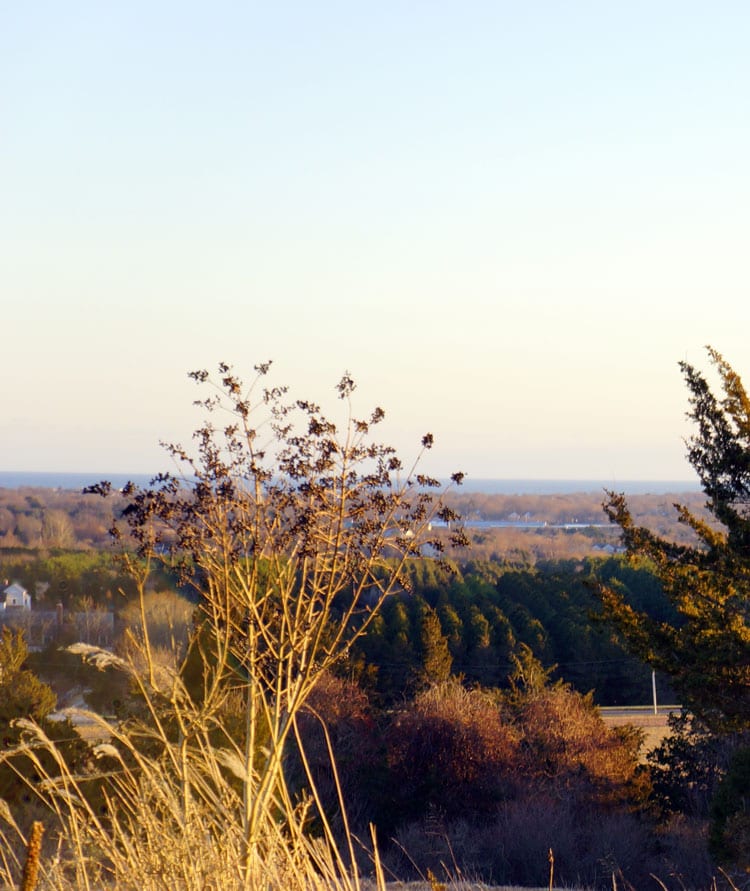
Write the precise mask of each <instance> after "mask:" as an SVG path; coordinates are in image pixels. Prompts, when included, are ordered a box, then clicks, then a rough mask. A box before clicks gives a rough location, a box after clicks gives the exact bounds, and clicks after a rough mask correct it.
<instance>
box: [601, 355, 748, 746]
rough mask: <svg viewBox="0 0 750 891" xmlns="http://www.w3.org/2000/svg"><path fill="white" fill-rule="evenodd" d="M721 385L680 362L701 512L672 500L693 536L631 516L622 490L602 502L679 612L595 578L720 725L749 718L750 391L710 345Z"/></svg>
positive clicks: (631, 637) (708, 718)
mask: <svg viewBox="0 0 750 891" xmlns="http://www.w3.org/2000/svg"><path fill="white" fill-rule="evenodd" d="M708 352H709V356H710V358H711V361H712V363H713V364H714V366H715V367H716V370H717V371H718V374H719V379H720V383H721V390H722V393H721V394H720V395H718V396H717V395H715V393H714V392H713V391H712V389H711V387H710V385H709V383H708V381H707V380H706V378H705V377H704V375H703V374H702V373H701V372H700V371H698V370H696V369H695V368H694V367H693V366H692V365H689V364H687V363H685V362H683V363H680V367H681V369H682V372H683V375H684V377H685V381H686V383H687V386H688V390H689V392H690V411H689V412H688V417H690V418H691V419H692V420H693V421H694V422H695V424H696V426H697V433H696V434H695V435H694V436H693V437H692V438H691V439H690V440H689V441H688V459H689V460H690V463H691V464H692V466H693V467H694V469H695V471H696V473H697V474H698V477H699V479H700V481H701V485H702V488H703V491H704V492H705V494H706V498H707V501H706V508H707V510H708V512H709V514H710V516H709V518H708V519H706V520H704V519H702V518H700V517H698V516H696V515H695V514H693V513H691V512H690V511H688V510H687V509H686V508H684V507H682V506H680V505H676V507H677V509H678V511H679V518H680V521H681V522H683V523H685V524H687V525H688V526H689V527H690V528H691V529H692V530H693V532H694V533H695V537H696V541H695V544H693V545H690V546H684V545H677V544H675V543H673V542H670V541H668V540H666V539H664V538H661V537H660V536H658V535H656V534H654V533H652V532H650V531H649V530H647V529H644V528H641V527H637V526H635V524H634V523H633V520H632V517H631V514H630V512H629V510H628V506H627V503H626V500H625V497H624V496H623V495H622V494H615V493H613V492H610V493H608V494H609V500H608V502H607V503H606V504H605V510H606V512H607V514H608V515H609V517H610V519H611V520H612V521H614V522H615V523H617V524H618V525H619V526H620V527H621V529H622V531H623V537H624V541H625V544H626V547H627V552H628V555H629V557H630V558H631V559H633V560H636V561H637V560H639V559H641V558H644V557H645V558H647V559H648V560H649V561H651V563H652V564H653V566H654V569H655V573H656V575H657V576H658V578H659V579H660V580H661V583H662V585H663V587H664V592H665V594H666V596H667V597H668V598H669V600H670V601H671V603H672V604H673V605H674V607H675V608H676V610H677V613H678V619H677V621H675V622H669V621H666V620H657V619H654V618H650V617H649V616H647V615H646V614H645V613H644V612H642V611H640V610H638V609H635V608H634V607H633V606H632V605H631V604H630V603H629V602H628V601H627V600H626V599H625V597H624V596H623V593H622V592H621V591H618V590H617V589H616V588H614V587H609V586H606V585H599V586H598V593H599V597H600V599H601V601H602V603H603V605H604V608H605V612H606V614H607V616H608V617H609V618H610V619H611V621H612V622H613V623H614V624H615V626H616V627H617V628H618V629H619V631H620V632H621V633H622V635H623V636H624V638H625V640H626V642H627V643H628V645H629V647H630V648H631V649H632V650H633V652H634V653H635V654H636V655H638V656H640V657H641V658H642V659H644V660H645V661H647V662H648V663H649V664H650V665H651V666H652V667H653V668H656V669H659V670H661V671H664V672H666V673H667V674H669V675H670V676H671V678H672V679H673V682H674V685H675V689H676V690H677V692H678V694H679V695H680V696H681V697H682V702H683V704H684V705H685V706H686V707H688V708H689V709H690V710H691V711H692V712H693V713H694V714H696V715H698V716H699V717H700V718H701V719H702V720H704V721H705V722H706V723H707V725H708V726H710V727H712V728H714V729H719V730H745V729H748V728H750V624H749V605H750V599H749V597H748V595H750V399H748V396H747V393H746V391H745V389H744V387H743V385H742V381H741V380H740V378H739V376H738V375H737V374H736V373H735V372H734V371H733V370H732V368H731V367H730V365H729V364H728V363H727V362H726V361H725V360H724V359H723V358H722V357H721V355H720V354H719V353H717V352H716V351H715V350H713V349H710V348H709V350H708Z"/></svg>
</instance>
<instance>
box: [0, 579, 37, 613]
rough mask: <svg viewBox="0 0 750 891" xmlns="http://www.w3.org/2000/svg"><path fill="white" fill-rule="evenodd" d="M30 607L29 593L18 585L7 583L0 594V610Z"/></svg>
mask: <svg viewBox="0 0 750 891" xmlns="http://www.w3.org/2000/svg"><path fill="white" fill-rule="evenodd" d="M6 609H31V595H30V594H29V592H28V591H27V590H26V588H22V587H21V586H20V585H17V584H15V583H14V584H12V585H9V586H8V587H7V588H6V589H5V590H4V591H3V592H2V594H0V610H6Z"/></svg>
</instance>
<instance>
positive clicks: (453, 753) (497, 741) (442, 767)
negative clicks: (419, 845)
mask: <svg viewBox="0 0 750 891" xmlns="http://www.w3.org/2000/svg"><path fill="white" fill-rule="evenodd" d="M387 747H388V765H389V768H390V787H391V789H390V792H391V795H392V801H391V810H392V814H393V816H394V818H395V819H394V822H402V821H403V820H405V819H410V818H414V817H417V816H420V815H422V814H425V813H426V812H427V811H428V810H430V809H431V810H433V811H439V812H440V813H441V814H444V815H445V816H446V817H451V816H457V815H464V816H469V815H478V814H481V813H487V812H489V811H492V810H493V809H494V808H496V807H497V804H498V802H499V801H501V800H503V798H505V797H507V796H508V795H510V794H512V791H513V789H514V788H515V778H514V767H515V766H516V764H517V761H518V736H517V734H516V732H515V731H514V729H513V727H512V726H511V724H510V723H509V722H508V721H505V720H503V715H502V712H501V708H500V706H499V704H498V702H497V700H496V699H494V698H492V697H491V696H490V695H488V694H487V693H485V692H483V691H481V690H466V689H464V688H463V687H462V686H461V684H460V683H459V682H458V681H456V680H451V681H448V682H446V683H443V684H439V685H436V686H434V687H431V688H430V689H428V690H426V691H425V692H423V693H421V694H419V695H418V696H417V697H416V699H415V700H414V701H413V702H412V703H411V704H409V705H407V706H404V707H403V708H402V709H400V710H399V711H397V712H396V714H395V715H394V716H393V720H392V721H391V724H390V727H389V729H388V736H387Z"/></svg>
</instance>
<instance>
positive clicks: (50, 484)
mask: <svg viewBox="0 0 750 891" xmlns="http://www.w3.org/2000/svg"><path fill="white" fill-rule="evenodd" d="M152 476H153V475H152V474H147V473H131V474H127V473H109V474H108V473H55V472H52V471H50V472H47V471H8V470H5V471H0V489H25V488H30V489H63V490H66V491H79V492H80V491H81V489H83V488H85V487H86V486H91V485H93V484H94V483H98V482H100V481H101V480H109V481H110V482H111V483H112V485H113V486H115V487H116V488H121V487H122V486H124V485H125V484H126V483H127V482H133V483H135V484H136V485H139V486H147V485H148V484H149V482H150V481H151V479H152ZM605 489H611V490H614V491H615V492H624V493H625V494H626V495H665V494H668V493H678V492H698V491H700V484H699V483H698V481H697V480H581V479H573V480H563V479H471V478H470V477H467V478H466V479H465V481H464V483H463V485H462V486H461V487H460V489H459V490H458V491H460V492H468V493H472V492H477V493H483V494H486V495H573V494H579V493H586V492H597V493H601V492H603V491H604V490H605Z"/></svg>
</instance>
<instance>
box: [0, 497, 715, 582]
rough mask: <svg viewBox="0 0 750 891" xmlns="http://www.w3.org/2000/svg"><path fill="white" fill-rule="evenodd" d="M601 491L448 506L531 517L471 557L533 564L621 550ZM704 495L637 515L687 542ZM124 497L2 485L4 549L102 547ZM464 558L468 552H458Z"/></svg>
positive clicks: (637, 507)
mask: <svg viewBox="0 0 750 891" xmlns="http://www.w3.org/2000/svg"><path fill="white" fill-rule="evenodd" d="M603 499H604V492H602V493H591V492H589V493H580V494H562V495H561V494H557V495H486V494H483V493H480V492H472V493H461V492H460V491H456V492H452V493H450V494H449V496H448V500H449V503H450V505H451V507H453V508H454V509H456V510H457V511H458V512H459V513H460V514H461V515H462V516H463V517H464V518H465V519H466V521H467V523H469V524H471V523H474V522H481V521H489V522H509V521H510V522H514V521H519V520H520V521H528V522H534V523H547V524H548V527H549V528H526V529H524V528H504V529H498V528H473V527H471V525H470V526H469V529H468V534H469V538H470V540H471V543H472V548H471V554H470V556H472V557H473V558H474V559H484V560H490V561H508V560H509V561H511V562H513V563H515V564H517V565H531V564H533V563H535V562H536V561H538V560H542V561H543V560H554V559H566V558H576V559H580V558H582V557H586V556H602V555H604V554H606V553H612V552H614V551H616V550H617V548H618V545H619V538H618V536H619V532H618V530H617V529H616V528H614V527H612V528H610V527H607V526H606V520H605V517H604V513H603V511H602V501H603ZM704 500H705V497H704V496H703V495H702V494H700V493H696V492H685V493H676V494H675V495H633V496H630V497H629V502H628V503H629V505H630V507H631V510H632V512H633V516H634V518H635V519H636V520H637V521H638V522H639V523H640V524H642V525H645V526H648V528H650V529H653V530H654V531H656V532H658V533H659V534H661V535H667V536H670V537H672V538H674V539H675V540H676V541H686V540H687V538H688V536H689V531H688V530H686V529H685V528H684V527H683V526H681V525H680V524H679V523H678V522H677V512H676V510H675V509H674V502H680V503H681V504H685V505H687V506H688V507H690V509H691V510H692V511H693V512H695V513H698V514H701V508H702V505H703V502H704ZM123 503H124V502H122V501H121V499H120V498H118V497H117V495H115V496H113V497H111V498H107V499H104V498H99V497H97V496H95V495H83V494H81V493H79V492H74V491H67V490H59V489H44V488H19V489H2V488H0V552H2V551H3V550H6V551H7V550H8V549H16V548H19V549H31V550H38V549H47V550H54V549H79V550H83V549H92V548H93V549H99V548H103V547H105V546H106V545H107V543H108V542H109V534H108V532H109V529H110V528H111V526H112V521H113V519H114V518H115V516H116V515H117V513H118V512H119V510H120V509H121V507H122V504H123ZM566 523H576V524H591V525H590V528H587V529H580V528H572V529H557V528H551V527H553V526H556V525H561V524H566ZM455 556H457V558H458V559H461V560H463V559H466V557H467V555H466V554H460V555H455Z"/></svg>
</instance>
